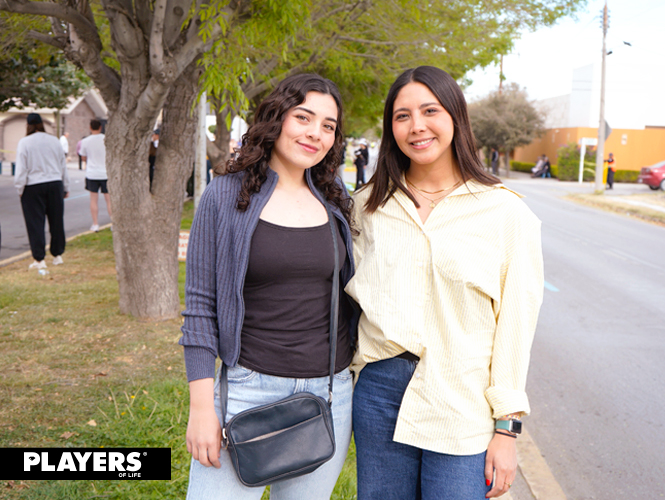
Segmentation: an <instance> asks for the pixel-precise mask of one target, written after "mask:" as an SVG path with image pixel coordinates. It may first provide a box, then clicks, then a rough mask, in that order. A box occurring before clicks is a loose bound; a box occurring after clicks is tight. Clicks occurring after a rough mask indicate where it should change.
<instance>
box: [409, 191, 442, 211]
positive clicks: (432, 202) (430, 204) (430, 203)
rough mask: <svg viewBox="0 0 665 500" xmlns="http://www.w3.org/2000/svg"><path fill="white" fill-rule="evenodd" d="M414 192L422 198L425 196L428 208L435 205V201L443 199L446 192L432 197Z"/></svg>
mask: <svg viewBox="0 0 665 500" xmlns="http://www.w3.org/2000/svg"><path fill="white" fill-rule="evenodd" d="M416 194H419V195H420V196H422V197H423V198H425V199H426V200H427V201H429V207H430V208H434V207H435V206H436V202H437V201H439V200H442V199H444V198H445V197H446V196H447V195H446V194H444V195H443V196H439V197H438V198H434V199H432V198H428V197H427V196H425V195H424V194H422V193H416Z"/></svg>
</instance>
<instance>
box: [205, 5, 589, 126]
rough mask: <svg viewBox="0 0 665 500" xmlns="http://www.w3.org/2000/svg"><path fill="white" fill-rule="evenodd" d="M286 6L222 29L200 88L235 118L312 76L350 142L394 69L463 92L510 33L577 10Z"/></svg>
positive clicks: (370, 120)
mask: <svg viewBox="0 0 665 500" xmlns="http://www.w3.org/2000/svg"><path fill="white" fill-rule="evenodd" d="M264 3H265V2H264ZM287 3H288V4H293V5H289V7H290V8H291V9H290V10H289V9H285V8H284V6H283V5H281V2H268V5H267V6H265V7H264V9H265V10H266V12H264V13H263V14H262V16H260V19H259V18H258V17H259V16H256V17H257V20H256V22H254V21H253V20H252V21H250V22H251V23H254V24H251V26H252V27H251V28H250V24H245V25H243V27H242V29H241V30H240V31H241V32H242V35H243V36H242V37H241V38H238V37H237V36H236V35H235V33H236V32H237V31H238V29H237V28H236V27H235V26H232V27H230V28H229V32H228V33H227V37H226V39H225V41H224V42H223V50H222V49H221V48H220V45H219V44H218V45H216V46H215V47H213V49H212V51H211V53H210V54H206V56H205V57H204V60H203V64H204V67H205V68H206V73H205V75H204V79H205V84H204V85H205V89H206V90H207V91H208V93H209V94H210V95H216V96H219V97H220V103H221V105H222V106H228V107H230V108H232V109H233V111H234V113H233V114H235V113H237V112H238V111H240V114H244V113H245V112H246V111H247V110H248V108H249V109H251V107H252V106H254V105H256V104H257V103H258V102H259V101H260V99H261V97H262V96H263V95H265V93H266V92H268V91H270V89H271V88H272V87H273V86H274V85H275V84H276V82H278V81H279V80H281V79H282V78H284V77H285V76H287V75H289V74H293V73H298V72H316V73H319V74H321V75H323V76H325V77H328V78H330V79H331V80H333V81H334V82H335V83H337V85H338V86H339V87H340V90H341V92H342V97H343V100H344V105H345V132H346V133H347V134H351V135H358V134H361V133H363V132H364V131H366V130H368V129H369V128H373V127H376V124H377V123H379V121H380V117H381V114H382V110H383V99H384V98H385V95H386V93H387V91H388V88H389V86H390V85H391V83H392V82H393V81H394V79H395V77H396V76H397V75H398V74H399V73H401V72H402V71H403V70H404V69H406V68H409V67H415V66H419V65H433V66H438V67H441V68H443V69H445V70H446V71H447V72H449V73H450V74H451V75H452V76H453V77H454V78H456V79H458V80H460V81H461V82H462V84H465V83H468V82H467V81H465V80H464V75H465V74H466V73H467V72H468V71H469V70H471V69H473V68H475V67H478V66H481V67H484V66H487V65H489V64H492V63H494V62H496V61H497V60H498V58H499V55H500V54H505V53H507V52H509V51H510V49H511V47H512V43H513V39H514V38H515V36H517V33H518V31H519V29H521V28H524V27H529V28H533V27H535V26H539V25H549V24H552V23H553V22H554V21H555V20H556V19H558V18H559V17H561V16H564V15H568V14H571V13H572V12H574V11H575V9H576V8H577V6H578V5H579V4H580V3H582V2H581V0H574V1H563V0H555V1H554V2H542V1H535V2H531V1H529V2H525V1H523V0H508V1H506V2H500V3H499V2H496V3H494V2H490V3H489V4H488V3H487V2H483V3H482V4H481V3H479V2H424V1H421V0H416V1H414V0H393V1H390V2H360V3H359V2H356V1H355V0H324V1H318V2H312V1H311V0H310V1H307V0H299V1H297V2H287ZM252 5H254V3H253V4H252ZM271 5H280V11H279V14H280V16H281V18H280V21H283V23H282V24H280V23H279V22H277V23H275V22H272V23H270V20H271V19H274V17H275V16H274V12H272V11H271V9H270V6H271ZM255 15H256V14H255ZM266 23H267V24H266ZM254 27H255V28H254ZM257 29H258V30H259V31H256V30H257ZM280 30H281V31H280ZM257 49H259V50H257ZM238 54H240V55H241V58H238V57H237V56H238ZM238 78H239V79H240V82H241V83H238V81H237V80H236V79H238ZM264 82H267V85H265V86H264V88H262V91H261V92H260V94H259V95H258V96H253V98H252V103H250V102H249V101H248V100H244V99H243V95H241V92H240V89H241V88H242V89H244V90H247V89H250V90H251V88H252V87H256V86H258V85H260V84H262V83H264Z"/></svg>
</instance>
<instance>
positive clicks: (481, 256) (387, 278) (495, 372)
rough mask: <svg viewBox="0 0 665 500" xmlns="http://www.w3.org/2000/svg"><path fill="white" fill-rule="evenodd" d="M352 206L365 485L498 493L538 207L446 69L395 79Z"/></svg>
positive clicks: (515, 406) (404, 495) (520, 388)
mask: <svg viewBox="0 0 665 500" xmlns="http://www.w3.org/2000/svg"><path fill="white" fill-rule="evenodd" d="M354 206H355V211H356V212H355V216H354V218H355V220H356V222H357V224H358V229H359V232H360V234H359V235H358V236H357V237H356V238H355V241H354V253H355V257H356V265H357V269H356V274H355V276H354V277H353V278H352V280H351V281H350V282H349V284H348V285H347V287H346V291H347V293H349V295H350V296H351V297H352V298H354V299H355V300H356V301H357V302H358V304H359V305H360V307H361V309H362V315H361V317H360V323H359V329H358V350H357V352H356V354H355V358H354V363H353V365H354V366H353V368H354V371H356V372H359V375H358V380H357V383H356V386H355V392H354V401H353V427H354V438H355V442H356V449H357V461H358V499H359V500H368V499H380V500H392V499H394V500H409V499H423V500H434V499H437V500H439V499H443V500H480V499H482V498H486V497H487V498H490V497H497V496H500V495H502V494H504V493H505V492H507V491H508V489H509V488H510V486H511V483H512V482H513V480H514V478H515V472H516V466H517V459H516V449H515V441H516V438H517V436H518V434H519V433H520V431H521V421H520V420H519V418H520V416H521V415H524V414H527V413H528V412H529V404H528V400H527V396H526V394H525V392H524V389H525V383H526V374H527V369H528V364H529V355H530V349H531V343H532V339H533V335H534V331H535V328H536V321H537V318H538V311H539V308H540V304H541V301H542V294H543V263H542V252H541V245H540V221H539V220H538V219H537V218H536V217H535V216H534V215H533V213H532V212H531V211H530V210H529V209H528V208H527V206H526V205H525V204H524V203H523V202H522V201H521V200H520V196H519V195H518V194H516V193H514V192H513V191H510V190H509V189H507V188H506V187H505V186H503V185H502V184H501V182H500V181H499V179H497V178H496V177H494V176H492V175H490V174H489V173H487V172H486V170H485V169H484V168H483V165H482V163H481V161H480V159H479V158H478V156H477V154H476V144H475V140H474V136H473V133H472V131H471V126H470V124H469V117H468V114H467V107H466V102H465V100H464V96H463V94H462V91H461V89H460V88H459V86H458V85H457V83H456V82H455V80H453V78H451V77H450V75H448V74H447V73H446V72H444V71H442V70H440V69H438V68H435V67H431V66H421V67H418V68H415V69H409V70H407V71H405V72H404V73H403V74H402V75H401V76H399V78H397V80H396V81H395V83H394V84H393V85H392V87H391V89H390V91H389V93H388V97H387V98H386V105H385V110H384V118H383V137H382V140H381V148H380V151H379V159H378V164H377V169H376V172H375V174H374V176H373V177H372V179H371V180H370V181H369V183H368V184H367V186H366V187H365V188H363V189H362V190H360V191H359V192H357V193H356V194H355V195H354Z"/></svg>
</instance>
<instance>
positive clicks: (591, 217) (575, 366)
mask: <svg viewBox="0 0 665 500" xmlns="http://www.w3.org/2000/svg"><path fill="white" fill-rule="evenodd" d="M511 175H512V174H511ZM504 182H505V184H506V185H508V186H509V187H511V188H512V189H514V190H516V191H518V192H520V193H522V194H524V195H526V198H525V202H526V203H527V205H529V207H531V209H532V210H533V211H534V212H535V214H536V215H537V216H538V217H539V218H540V219H541V220H542V223H543V224H542V241H543V254H544V260H545V280H546V282H547V283H546V290H545V298H544V303H543V306H542V309H541V314H540V319H539V322H538V328H537V333H536V337H535V341H534V346H533V350H532V360H531V368H530V372H529V379H528V383H527V391H528V394H529V398H530V401H531V406H532V410H533V412H532V415H531V416H529V417H527V419H525V427H526V428H527V429H528V430H529V432H530V434H531V436H532V438H533V440H534V442H535V443H536V444H537V446H538V449H539V450H540V452H541V454H542V455H543V457H544V458H545V461H546V463H547V466H548V467H549V469H550V470H551V472H552V474H553V476H554V477H555V478H556V481H557V482H558V484H560V486H561V488H562V490H563V492H565V495H566V497H567V498H569V499H573V500H587V499H601V498H602V499H604V498H617V499H634V498H663V497H665V493H664V492H663V487H662V485H660V478H661V477H663V476H665V460H663V458H662V452H663V451H662V450H663V449H664V448H665V430H664V428H663V427H664V426H665V418H664V417H663V415H665V398H663V394H664V393H665V363H664V362H663V359H664V358H665V338H664V337H663V336H664V334H665V306H664V304H665V285H664V283H665V228H663V227H660V226H657V225H654V224H649V223H646V222H643V221H640V220H637V219H632V218H627V217H623V216H621V215H618V214H615V213H610V212H604V211H602V210H597V209H594V208H589V207H586V206H581V205H578V204H575V203H573V202H571V201H568V200H564V199H562V196H564V195H565V194H568V193H574V192H582V193H593V185H592V184H589V183H585V184H582V185H579V184H577V183H564V182H559V181H556V180H552V179H530V178H528V176H527V177H524V176H521V175H514V176H513V177H512V178H511V179H504ZM646 192H649V190H648V188H647V187H646V186H642V185H635V184H619V185H617V184H615V189H614V190H612V191H608V192H607V193H606V194H607V195H608V196H614V195H620V194H633V193H646ZM545 499H546V500H549V498H548V497H546V496H545V497H539V500H545Z"/></svg>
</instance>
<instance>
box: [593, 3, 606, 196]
mask: <svg viewBox="0 0 665 500" xmlns="http://www.w3.org/2000/svg"><path fill="white" fill-rule="evenodd" d="M607 28H608V18H607V0H605V7H604V8H603V63H602V67H601V73H600V120H599V123H598V148H597V149H596V185H595V190H596V194H603V193H604V192H605V182H604V177H605V175H604V174H605V162H604V156H605V139H606V137H605V58H606V57H607V49H606V46H605V37H606V35H607Z"/></svg>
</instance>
